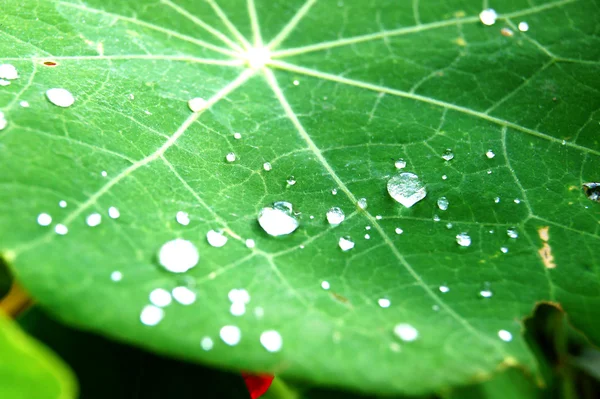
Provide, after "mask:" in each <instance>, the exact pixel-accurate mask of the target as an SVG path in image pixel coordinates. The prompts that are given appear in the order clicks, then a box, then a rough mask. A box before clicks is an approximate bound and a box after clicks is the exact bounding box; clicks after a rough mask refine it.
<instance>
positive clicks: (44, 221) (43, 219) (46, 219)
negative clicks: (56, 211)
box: [37, 213, 52, 226]
mask: <svg viewBox="0 0 600 399" xmlns="http://www.w3.org/2000/svg"><path fill="white" fill-rule="evenodd" d="M37 222H38V224H39V225H40V226H49V225H50V223H52V216H50V215H48V214H47V213H40V214H39V215H38V217H37Z"/></svg>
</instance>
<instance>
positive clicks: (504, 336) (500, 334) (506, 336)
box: [498, 330, 513, 342]
mask: <svg viewBox="0 0 600 399" xmlns="http://www.w3.org/2000/svg"><path fill="white" fill-rule="evenodd" d="M498 337H499V338H500V339H501V340H502V341H504V342H510V341H512V338H513V336H512V334H511V333H510V332H508V331H506V330H500V331H498Z"/></svg>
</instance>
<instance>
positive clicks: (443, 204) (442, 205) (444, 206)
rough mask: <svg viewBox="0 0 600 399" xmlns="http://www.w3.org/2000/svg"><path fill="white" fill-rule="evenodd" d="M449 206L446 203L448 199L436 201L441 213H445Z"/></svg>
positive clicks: (443, 198) (441, 198) (442, 198)
mask: <svg viewBox="0 0 600 399" xmlns="http://www.w3.org/2000/svg"><path fill="white" fill-rule="evenodd" d="M449 204H450V202H449V201H448V198H446V197H440V198H439V199H438V200H437V206H438V208H440V209H441V210H442V211H445V210H447V209H448V205H449Z"/></svg>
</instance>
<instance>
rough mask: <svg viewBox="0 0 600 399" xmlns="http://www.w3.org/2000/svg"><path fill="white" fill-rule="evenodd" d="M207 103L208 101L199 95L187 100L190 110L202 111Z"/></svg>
mask: <svg viewBox="0 0 600 399" xmlns="http://www.w3.org/2000/svg"><path fill="white" fill-rule="evenodd" d="M207 104H208V103H207V102H206V100H205V99H203V98H200V97H196V98H192V99H191V100H189V101H188V107H190V110H191V111H192V112H200V111H202V110H203V109H204V108H206V105H207Z"/></svg>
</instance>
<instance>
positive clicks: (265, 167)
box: [263, 162, 273, 172]
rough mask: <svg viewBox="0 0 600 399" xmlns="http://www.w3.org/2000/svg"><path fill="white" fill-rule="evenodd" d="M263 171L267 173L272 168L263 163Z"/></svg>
mask: <svg viewBox="0 0 600 399" xmlns="http://www.w3.org/2000/svg"><path fill="white" fill-rule="evenodd" d="M263 169H264V170H265V172H269V171H270V170H271V169H273V167H272V166H271V164H270V163H269V162H265V163H263Z"/></svg>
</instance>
